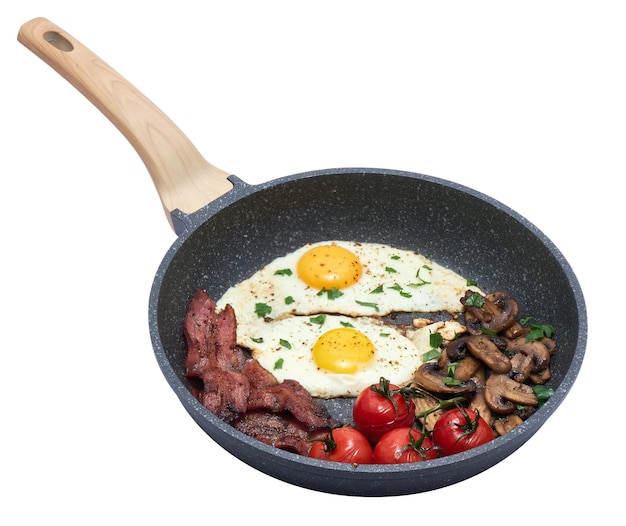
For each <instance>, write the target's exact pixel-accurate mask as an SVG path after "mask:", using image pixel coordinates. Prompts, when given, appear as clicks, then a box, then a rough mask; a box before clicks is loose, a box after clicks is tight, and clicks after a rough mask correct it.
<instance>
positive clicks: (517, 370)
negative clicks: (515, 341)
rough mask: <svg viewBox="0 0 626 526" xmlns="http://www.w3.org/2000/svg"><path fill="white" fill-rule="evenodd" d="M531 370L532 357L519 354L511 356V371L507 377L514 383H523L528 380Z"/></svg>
mask: <svg viewBox="0 0 626 526" xmlns="http://www.w3.org/2000/svg"><path fill="white" fill-rule="evenodd" d="M532 370H533V357H532V356H531V355H528V354H524V353H521V352H518V353H515V354H514V355H513V356H511V370H510V371H509V376H510V377H511V378H513V380H515V381H516V382H519V383H523V382H525V381H526V380H528V377H529V376H530V373H532Z"/></svg>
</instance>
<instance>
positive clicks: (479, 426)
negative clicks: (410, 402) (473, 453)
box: [433, 407, 496, 457]
mask: <svg viewBox="0 0 626 526" xmlns="http://www.w3.org/2000/svg"><path fill="white" fill-rule="evenodd" d="M495 437H496V435H495V433H494V432H493V429H491V426H490V425H489V424H488V423H487V422H486V421H485V420H484V419H483V417H482V416H480V415H479V414H478V413H477V412H476V411H474V410H472V409H465V408H458V407H457V408H455V409H450V410H449V411H446V412H445V413H443V415H441V416H440V417H439V420H437V422H435V425H434V427H433V442H434V443H435V446H437V449H438V450H439V456H442V457H446V456H448V455H454V454H455V453H460V452H461V451H467V450H468V449H472V448H475V447H478V446H481V445H482V444H486V443H487V442H489V441H490V440H493V439H494V438H495Z"/></svg>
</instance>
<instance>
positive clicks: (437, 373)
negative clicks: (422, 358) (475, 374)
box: [414, 362, 476, 394]
mask: <svg viewBox="0 0 626 526" xmlns="http://www.w3.org/2000/svg"><path fill="white" fill-rule="evenodd" d="M446 373H447V370H446V369H443V368H440V367H438V365H437V364H436V363H431V362H428V363H424V364H422V365H420V366H419V367H418V369H417V371H415V376H414V380H415V383H416V384H418V385H420V386H421V387H423V388H424V389H426V390H427V391H431V392H433V393H439V394H464V393H473V392H474V391H475V390H476V384H475V383H474V381H473V380H468V381H466V382H460V383H459V384H458V385H450V384H447V383H445V380H444V378H447V375H446Z"/></svg>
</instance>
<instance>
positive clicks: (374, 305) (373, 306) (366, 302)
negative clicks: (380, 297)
mask: <svg viewBox="0 0 626 526" xmlns="http://www.w3.org/2000/svg"><path fill="white" fill-rule="evenodd" d="M354 301H355V302H356V304H357V305H361V306H362V307H371V308H372V309H374V310H375V311H376V312H379V311H380V309H379V308H378V303H371V302H369V301H359V300H354Z"/></svg>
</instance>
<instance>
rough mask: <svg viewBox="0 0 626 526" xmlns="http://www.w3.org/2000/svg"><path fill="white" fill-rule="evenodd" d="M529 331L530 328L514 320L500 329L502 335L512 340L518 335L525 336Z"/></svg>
mask: <svg viewBox="0 0 626 526" xmlns="http://www.w3.org/2000/svg"><path fill="white" fill-rule="evenodd" d="M529 332H530V329H528V328H527V327H522V325H521V324H520V323H519V322H518V321H515V322H513V324H512V325H511V326H510V327H508V328H507V329H505V330H504V331H502V336H504V337H505V338H507V339H509V340H514V339H515V338H519V337H520V336H526V335H527V334H528V333H529Z"/></svg>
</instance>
